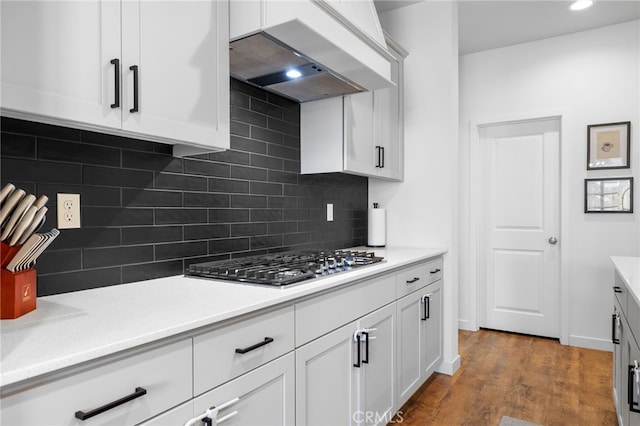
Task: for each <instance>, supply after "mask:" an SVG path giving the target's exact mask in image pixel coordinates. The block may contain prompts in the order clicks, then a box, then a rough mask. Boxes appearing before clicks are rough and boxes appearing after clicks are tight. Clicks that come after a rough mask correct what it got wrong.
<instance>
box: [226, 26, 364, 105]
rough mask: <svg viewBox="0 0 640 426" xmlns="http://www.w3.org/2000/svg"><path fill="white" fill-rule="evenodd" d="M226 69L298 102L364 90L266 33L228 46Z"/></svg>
mask: <svg viewBox="0 0 640 426" xmlns="http://www.w3.org/2000/svg"><path fill="white" fill-rule="evenodd" d="M229 68H230V69H231V75H232V76H233V77H235V78H238V79H240V80H243V81H247V82H248V83H251V84H254V85H256V86H259V87H262V88H263V89H266V90H269V91H272V92H275V93H278V94H280V95H283V96H285V97H287V98H290V99H293V100H296V101H298V102H307V101H313V100H317V99H324V98H330V97H333V96H343V95H350V94H353V93H358V92H364V91H366V89H365V88H363V87H361V86H359V85H357V84H356V83H353V82H351V81H348V80H347V79H346V78H345V77H341V76H339V75H337V74H336V73H335V72H334V71H331V70H329V69H328V68H326V67H324V66H323V65H320V64H318V63H317V62H315V61H314V60H313V59H311V58H307V57H306V56H305V55H304V54H302V53H300V52H297V51H295V50H294V49H292V48H291V47H289V46H286V45H284V44H283V43H282V42H280V41H278V40H276V39H274V38H273V37H271V36H269V34H267V33H258V34H254V35H251V36H248V37H245V38H243V39H240V40H236V41H233V42H231V43H229Z"/></svg>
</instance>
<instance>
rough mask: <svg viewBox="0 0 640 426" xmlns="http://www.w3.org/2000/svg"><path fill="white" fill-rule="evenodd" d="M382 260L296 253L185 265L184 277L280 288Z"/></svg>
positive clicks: (344, 253)
mask: <svg viewBox="0 0 640 426" xmlns="http://www.w3.org/2000/svg"><path fill="white" fill-rule="evenodd" d="M381 261H383V258H382V257H378V256H376V255H375V254H374V253H373V252H366V251H350V250H336V251H320V250H309V251H296V252H283V253H277V254H265V255H261V256H252V257H243V258H239V259H231V260H222V261H216V262H204V263H195V264H192V265H189V267H188V268H187V270H186V272H185V274H186V275H190V276H197V277H205V278H211V279H217V280H228V281H239V282H244V283H253V284H267V285H273V286H284V285H288V284H293V283H297V282H300V281H304V280H308V279H311V278H318V277H323V276H328V275H333V274H337V273H343V272H348V271H350V270H352V269H353V268H357V267H361V266H364V265H371V264H373V263H377V262H381Z"/></svg>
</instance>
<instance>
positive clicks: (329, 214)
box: [327, 204, 333, 222]
mask: <svg viewBox="0 0 640 426" xmlns="http://www.w3.org/2000/svg"><path fill="white" fill-rule="evenodd" d="M327 222H333V204H327Z"/></svg>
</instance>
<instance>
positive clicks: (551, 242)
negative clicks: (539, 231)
mask: <svg viewBox="0 0 640 426" xmlns="http://www.w3.org/2000/svg"><path fill="white" fill-rule="evenodd" d="M557 242H558V239H557V238H556V237H551V238H549V244H556V243H557Z"/></svg>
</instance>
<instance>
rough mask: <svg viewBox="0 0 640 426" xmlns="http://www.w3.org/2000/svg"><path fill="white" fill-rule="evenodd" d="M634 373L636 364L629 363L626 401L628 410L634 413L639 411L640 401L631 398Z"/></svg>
mask: <svg viewBox="0 0 640 426" xmlns="http://www.w3.org/2000/svg"><path fill="white" fill-rule="evenodd" d="M635 375H636V366H635V365H633V364H631V365H629V376H628V377H627V383H628V389H627V403H628V404H629V411H633V412H634V413H640V403H639V402H637V401H634V400H633V388H634V382H635Z"/></svg>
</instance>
